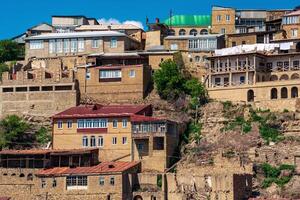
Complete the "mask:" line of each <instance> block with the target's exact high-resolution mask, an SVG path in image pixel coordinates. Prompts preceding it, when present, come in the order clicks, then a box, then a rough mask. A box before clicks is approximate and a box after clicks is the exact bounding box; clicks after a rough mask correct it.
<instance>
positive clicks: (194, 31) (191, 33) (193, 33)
mask: <svg viewBox="0 0 300 200" xmlns="http://www.w3.org/2000/svg"><path fill="white" fill-rule="evenodd" d="M197 34H198V31H197V30H196V29H192V30H191V31H190V35H193V36H196V35H197Z"/></svg>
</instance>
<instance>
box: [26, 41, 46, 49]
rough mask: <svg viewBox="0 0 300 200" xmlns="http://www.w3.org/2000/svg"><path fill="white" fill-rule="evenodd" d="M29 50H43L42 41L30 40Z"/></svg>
mask: <svg viewBox="0 0 300 200" xmlns="http://www.w3.org/2000/svg"><path fill="white" fill-rule="evenodd" d="M29 48H30V49H43V48H44V43H43V41H42V40H32V41H30V42H29Z"/></svg>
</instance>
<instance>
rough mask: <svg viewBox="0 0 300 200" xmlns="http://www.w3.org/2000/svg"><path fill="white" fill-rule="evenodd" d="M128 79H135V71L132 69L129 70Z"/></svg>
mask: <svg viewBox="0 0 300 200" xmlns="http://www.w3.org/2000/svg"><path fill="white" fill-rule="evenodd" d="M129 77H130V78H134V77H135V70H134V69H131V70H129Z"/></svg>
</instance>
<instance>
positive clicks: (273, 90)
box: [271, 88, 277, 99]
mask: <svg viewBox="0 0 300 200" xmlns="http://www.w3.org/2000/svg"><path fill="white" fill-rule="evenodd" d="M271 99H277V89H276V88H272V89H271Z"/></svg>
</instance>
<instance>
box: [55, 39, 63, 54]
mask: <svg viewBox="0 0 300 200" xmlns="http://www.w3.org/2000/svg"><path fill="white" fill-rule="evenodd" d="M55 44H56V53H62V52H63V40H62V39H57V40H56V43H55Z"/></svg>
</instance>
